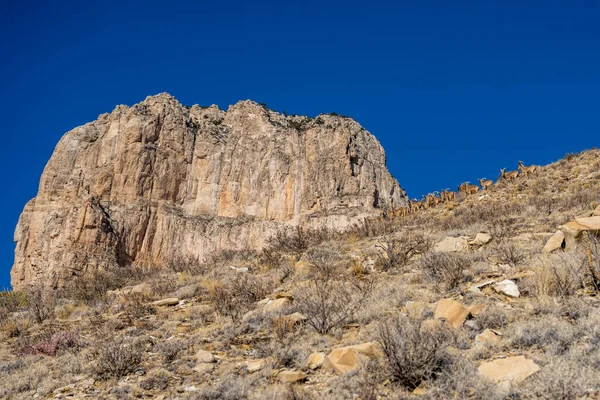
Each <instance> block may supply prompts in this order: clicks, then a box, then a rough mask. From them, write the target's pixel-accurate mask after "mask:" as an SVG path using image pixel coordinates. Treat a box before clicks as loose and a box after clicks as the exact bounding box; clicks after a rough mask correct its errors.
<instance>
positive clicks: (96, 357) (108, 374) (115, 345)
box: [91, 337, 144, 379]
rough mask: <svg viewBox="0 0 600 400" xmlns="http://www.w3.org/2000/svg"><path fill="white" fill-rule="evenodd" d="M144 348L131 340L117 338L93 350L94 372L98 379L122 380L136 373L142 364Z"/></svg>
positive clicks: (101, 343) (100, 343)
mask: <svg viewBox="0 0 600 400" xmlns="http://www.w3.org/2000/svg"><path fill="white" fill-rule="evenodd" d="M143 351H144V346H143V344H142V343H141V342H140V341H136V340H134V339H131V338H125V337H115V338H112V339H108V340H104V341H100V342H99V343H97V344H96V345H95V347H94V348H92V351H91V355H92V357H93V361H94V362H93V364H92V370H93V372H94V373H95V375H96V376H97V377H98V378H101V379H107V378H121V377H124V376H126V375H129V374H131V373H134V372H135V371H136V370H137V369H138V368H139V365H140V363H141V362H142V354H143Z"/></svg>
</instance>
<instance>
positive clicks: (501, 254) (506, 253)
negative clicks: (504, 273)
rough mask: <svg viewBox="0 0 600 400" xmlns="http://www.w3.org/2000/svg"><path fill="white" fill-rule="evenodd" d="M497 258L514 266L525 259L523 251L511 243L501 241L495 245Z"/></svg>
mask: <svg viewBox="0 0 600 400" xmlns="http://www.w3.org/2000/svg"><path fill="white" fill-rule="evenodd" d="M496 252H497V254H498V258H500V260H501V261H502V262H503V263H506V264H509V265H510V266H512V267H516V266H517V265H519V264H521V263H522V262H523V261H524V260H525V252H524V251H523V250H521V249H519V248H518V247H517V246H515V245H514V244H513V243H501V244H499V245H498V246H496Z"/></svg>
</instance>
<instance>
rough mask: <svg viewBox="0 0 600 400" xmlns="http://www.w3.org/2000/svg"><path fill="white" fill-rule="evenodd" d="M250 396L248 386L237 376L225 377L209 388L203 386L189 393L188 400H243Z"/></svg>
mask: <svg viewBox="0 0 600 400" xmlns="http://www.w3.org/2000/svg"><path fill="white" fill-rule="evenodd" d="M249 394H250V385H249V384H248V383H247V382H246V381H245V380H244V379H243V378H241V377H239V376H237V375H233V374H230V375H226V376H224V377H223V378H222V379H221V380H220V381H219V382H216V383H215V384H213V385H211V386H204V387H202V388H201V389H200V390H198V391H196V392H192V393H190V395H189V397H187V399H188V400H245V399H247V398H248V395H249Z"/></svg>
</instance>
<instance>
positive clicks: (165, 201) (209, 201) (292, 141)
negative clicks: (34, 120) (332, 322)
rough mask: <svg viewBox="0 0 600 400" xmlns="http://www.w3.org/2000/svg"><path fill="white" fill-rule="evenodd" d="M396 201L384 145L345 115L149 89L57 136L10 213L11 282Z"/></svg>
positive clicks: (159, 254)
mask: <svg viewBox="0 0 600 400" xmlns="http://www.w3.org/2000/svg"><path fill="white" fill-rule="evenodd" d="M403 206H406V195H405V192H404V191H403V190H402V189H401V188H400V186H399V185H398V182H397V181H396V180H395V179H394V178H393V177H392V176H391V175H390V173H389V172H388V171H387V169H386V166H385V153H384V151H383V148H382V147H381V145H380V144H379V142H378V141H377V140H376V139H375V137H374V136H372V135H371V134H370V133H369V132H367V131H366V130H365V129H364V128H362V127H361V126H360V125H359V124H358V123H357V122H355V121H354V120H352V119H350V118H343V117H338V116H331V115H320V116H319V117H317V118H315V119H311V118H307V117H298V116H293V117H286V116H283V115H281V114H278V113H276V112H274V111H270V110H268V109H266V108H264V107H262V106H260V105H258V104H256V103H254V102H251V101H242V102H239V103H237V104H235V105H233V106H231V107H229V109H228V110H227V111H223V110H220V109H219V108H218V107H216V106H211V107H208V108H203V107H199V106H193V107H185V106H183V105H181V104H180V103H179V102H178V101H177V100H176V99H174V98H173V97H172V96H170V95H168V94H160V95H157V96H152V97H148V98H147V99H146V100H145V101H143V102H141V103H139V104H136V105H134V106H132V107H127V106H118V107H117V108H115V110H114V111H113V112H111V113H109V114H103V115H101V116H100V117H99V118H98V119H97V120H96V121H94V122H91V123H88V124H86V125H84V126H81V127H78V128H75V129H73V130H72V131H70V132H68V133H66V134H65V135H64V136H63V138H62V139H61V140H60V142H59V143H58V145H57V146H56V149H55V151H54V154H53V155H52V157H51V158H50V161H49V162H48V164H47V165H46V168H45V169H44V172H43V174H42V177H41V180H40V186H39V191H38V194H37V196H36V197H35V198H34V199H32V200H31V201H30V202H29V203H28V204H27V205H26V206H25V209H24V211H23V213H22V215H21V217H20V219H19V223H18V225H17V228H16V231H15V241H16V244H17V245H16V250H15V263H14V266H13V268H12V270H11V280H12V285H13V287H14V288H16V289H18V288H21V287H23V286H26V285H28V284H33V283H43V284H46V285H59V284H61V282H64V280H65V279H70V277H72V276H75V275H81V274H83V273H85V272H86V271H90V270H93V269H96V268H106V267H109V266H115V265H118V266H127V265H131V264H139V265H147V266H161V265H167V264H168V263H169V262H170V261H171V260H175V259H181V258H183V259H188V260H202V259H203V258H204V257H205V256H206V255H207V254H209V253H211V252H214V251H219V250H222V249H242V248H255V249H259V248H260V247H261V246H263V245H264V243H265V241H266V239H267V238H268V237H269V236H270V235H271V234H273V233H274V232H276V231H277V229H279V228H281V227H282V226H284V225H289V226H292V225H301V226H305V227H320V226H328V227H330V228H333V229H337V230H343V229H345V228H347V227H348V226H350V225H351V224H353V223H356V222H358V221H360V220H361V219H363V218H365V217H371V216H377V215H379V213H380V211H381V210H382V209H384V208H397V207H403Z"/></svg>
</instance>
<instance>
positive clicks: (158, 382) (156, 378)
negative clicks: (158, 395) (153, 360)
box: [140, 368, 171, 390]
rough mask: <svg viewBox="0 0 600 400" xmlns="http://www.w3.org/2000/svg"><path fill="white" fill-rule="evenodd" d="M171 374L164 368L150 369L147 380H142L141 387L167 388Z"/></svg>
mask: <svg viewBox="0 0 600 400" xmlns="http://www.w3.org/2000/svg"><path fill="white" fill-rule="evenodd" d="M170 377H171V374H170V373H169V372H168V371H166V370H164V369H162V368H156V369H153V370H150V372H149V373H148V376H147V378H146V379H145V380H143V381H142V382H140V387H141V388H142V389H144V390H153V389H155V390H166V389H167V388H168V387H169V379H170Z"/></svg>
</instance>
